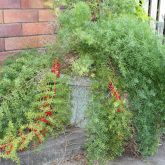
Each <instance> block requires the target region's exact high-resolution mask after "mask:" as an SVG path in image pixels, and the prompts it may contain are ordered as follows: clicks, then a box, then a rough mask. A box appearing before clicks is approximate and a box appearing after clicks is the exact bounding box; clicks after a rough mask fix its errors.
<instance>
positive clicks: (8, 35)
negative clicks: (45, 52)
mask: <svg viewBox="0 0 165 165" xmlns="http://www.w3.org/2000/svg"><path fill="white" fill-rule="evenodd" d="M43 1H44V0H0V61H2V60H4V59H5V58H6V57H7V56H9V55H11V54H13V53H15V52H18V51H20V50H22V49H27V48H41V47H43V46H45V44H47V42H52V41H54V39H55V35H54V32H55V26H54V20H55V17H54V16H53V14H52V13H51V12H50V10H49V9H48V8H47V7H45V5H44V2H43Z"/></svg>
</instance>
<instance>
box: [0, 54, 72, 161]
mask: <svg viewBox="0 0 165 165" xmlns="http://www.w3.org/2000/svg"><path fill="white" fill-rule="evenodd" d="M50 68H51V56H47V55H45V54H41V55H39V53H38V51H26V52H23V53H21V55H19V56H18V58H16V59H11V60H8V61H7V62H6V64H5V65H4V66H3V69H2V73H1V80H0V157H2V158H9V159H12V160H14V161H16V162H17V163H18V164H19V163H20V162H19V159H18V157H17V152H18V151H23V150H26V149H28V148H29V147H34V145H38V144H41V143H42V142H43V141H44V139H46V138H47V137H48V136H49V135H52V134H54V135H58V134H59V133H60V132H61V131H62V130H63V129H64V128H65V126H66V125H68V124H69V119H70V111H69V104H68V102H67V101H68V97H69V88H68V86H67V85H65V84H62V83H64V82H65V81H66V80H65V78H60V63H59V62H58V61H53V63H52V69H50Z"/></svg>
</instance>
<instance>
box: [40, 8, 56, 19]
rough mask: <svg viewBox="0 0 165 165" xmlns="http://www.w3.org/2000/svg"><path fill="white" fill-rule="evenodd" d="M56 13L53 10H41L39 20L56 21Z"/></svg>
mask: <svg viewBox="0 0 165 165" xmlns="http://www.w3.org/2000/svg"><path fill="white" fill-rule="evenodd" d="M54 20H55V15H54V14H53V13H52V12H51V10H39V21H54Z"/></svg>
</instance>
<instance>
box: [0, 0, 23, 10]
mask: <svg viewBox="0 0 165 165" xmlns="http://www.w3.org/2000/svg"><path fill="white" fill-rule="evenodd" d="M0 8H1V9H9V8H10V9H11V8H12V9H14V8H20V0H0Z"/></svg>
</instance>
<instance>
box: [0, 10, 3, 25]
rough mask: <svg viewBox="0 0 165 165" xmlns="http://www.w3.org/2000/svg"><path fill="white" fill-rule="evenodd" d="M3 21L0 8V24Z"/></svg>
mask: <svg viewBox="0 0 165 165" xmlns="http://www.w3.org/2000/svg"><path fill="white" fill-rule="evenodd" d="M1 23H3V12H2V10H0V24H1Z"/></svg>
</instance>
